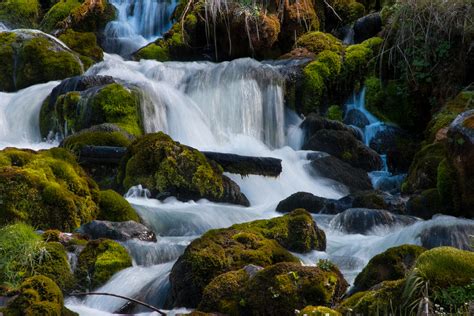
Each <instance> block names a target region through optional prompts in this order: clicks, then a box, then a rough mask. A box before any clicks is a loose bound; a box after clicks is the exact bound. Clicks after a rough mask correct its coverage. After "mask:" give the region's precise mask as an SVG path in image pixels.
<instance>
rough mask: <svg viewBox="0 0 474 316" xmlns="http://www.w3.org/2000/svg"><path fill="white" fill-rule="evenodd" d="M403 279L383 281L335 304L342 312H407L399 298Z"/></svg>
mask: <svg viewBox="0 0 474 316" xmlns="http://www.w3.org/2000/svg"><path fill="white" fill-rule="evenodd" d="M404 288H405V280H404V279H401V280H396V281H384V282H382V283H381V284H379V285H377V286H375V287H373V288H371V289H370V290H368V291H364V292H358V293H356V294H354V295H352V296H350V297H349V298H347V299H345V300H344V301H342V302H341V304H339V305H338V306H337V310H338V311H340V312H341V313H342V314H347V313H357V314H361V315H380V314H383V315H388V314H390V313H396V314H399V313H403V312H405V313H406V312H407V310H406V309H404V307H403V304H402V303H403V302H402V301H401V298H402V297H403V296H402V295H403V291H404Z"/></svg>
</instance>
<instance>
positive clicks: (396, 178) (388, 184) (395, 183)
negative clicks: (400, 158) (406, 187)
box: [372, 171, 406, 194]
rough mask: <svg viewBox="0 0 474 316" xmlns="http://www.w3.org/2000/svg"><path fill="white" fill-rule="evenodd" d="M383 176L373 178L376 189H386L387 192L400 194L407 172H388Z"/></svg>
mask: <svg viewBox="0 0 474 316" xmlns="http://www.w3.org/2000/svg"><path fill="white" fill-rule="evenodd" d="M381 173H384V175H382V176H378V177H376V179H373V181H372V182H373V185H374V189H376V190H380V191H384V192H387V193H392V194H398V193H400V190H401V187H402V183H403V181H404V180H405V178H406V175H405V174H397V175H389V174H387V173H386V172H383V171H382V172H381Z"/></svg>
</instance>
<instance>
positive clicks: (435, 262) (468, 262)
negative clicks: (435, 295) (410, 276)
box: [414, 247, 474, 289]
mask: <svg viewBox="0 0 474 316" xmlns="http://www.w3.org/2000/svg"><path fill="white" fill-rule="evenodd" d="M414 273H416V274H417V275H418V276H420V277H421V278H423V280H425V281H429V284H430V287H431V288H432V289H435V288H447V287H449V286H463V285H468V284H470V283H471V282H472V279H473V278H474V253H473V252H471V251H465V250H460V249H456V248H453V247H437V248H433V249H431V250H428V251H425V252H424V253H422V254H421V255H420V256H419V257H418V259H417V260H416V264H415V270H414Z"/></svg>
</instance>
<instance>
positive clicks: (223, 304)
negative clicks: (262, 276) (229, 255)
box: [198, 270, 249, 316]
mask: <svg viewBox="0 0 474 316" xmlns="http://www.w3.org/2000/svg"><path fill="white" fill-rule="evenodd" d="M248 280H249V276H248V275H247V273H246V272H245V271H244V270H237V271H230V272H227V273H223V274H221V275H219V276H217V277H216V278H214V279H213V280H212V281H211V283H209V284H208V285H207V286H206V288H205V289H204V292H203V295H202V300H201V303H200V304H199V306H198V310H200V311H205V312H220V313H224V314H227V315H230V316H238V315H240V310H241V309H242V308H245V299H244V298H243V290H244V287H245V285H246V283H247V282H248Z"/></svg>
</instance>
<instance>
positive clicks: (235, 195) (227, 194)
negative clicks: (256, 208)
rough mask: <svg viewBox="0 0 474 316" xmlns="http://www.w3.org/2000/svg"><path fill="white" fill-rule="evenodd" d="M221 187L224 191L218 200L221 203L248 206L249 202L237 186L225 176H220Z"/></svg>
mask: <svg viewBox="0 0 474 316" xmlns="http://www.w3.org/2000/svg"><path fill="white" fill-rule="evenodd" d="M222 187H223V189H224V191H223V194H222V197H221V198H220V200H221V201H222V202H225V203H231V204H238V205H243V206H250V201H249V200H248V199H247V197H246V196H245V194H243V193H242V191H240V187H239V185H238V184H237V183H235V182H234V181H233V180H231V179H230V178H229V177H227V176H225V175H222Z"/></svg>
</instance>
